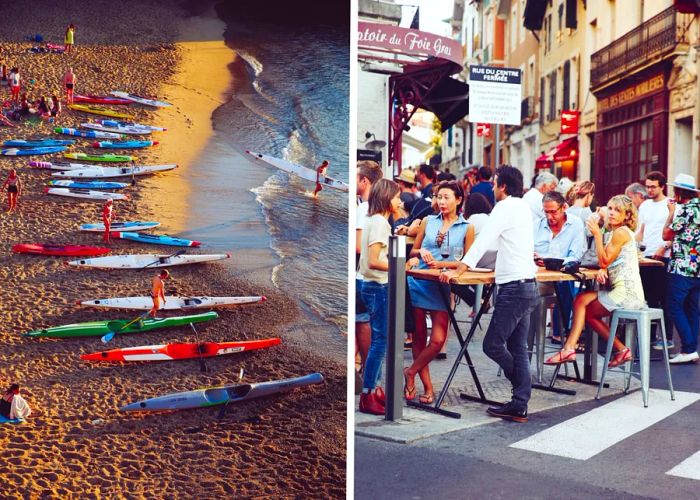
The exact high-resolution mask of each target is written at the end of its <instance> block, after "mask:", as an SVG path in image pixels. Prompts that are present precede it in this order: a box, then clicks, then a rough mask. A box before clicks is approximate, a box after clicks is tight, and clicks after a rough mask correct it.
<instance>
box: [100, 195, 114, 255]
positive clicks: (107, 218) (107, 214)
mask: <svg viewBox="0 0 700 500" xmlns="http://www.w3.org/2000/svg"><path fill="white" fill-rule="evenodd" d="M113 208H114V207H113V202H112V198H109V199H108V200H107V201H106V202H105V204H104V206H103V207H102V222H103V223H104V225H105V232H104V235H103V236H102V239H103V240H104V242H105V243H107V244H109V231H110V229H111V228H112V217H113V216H114V211H113Z"/></svg>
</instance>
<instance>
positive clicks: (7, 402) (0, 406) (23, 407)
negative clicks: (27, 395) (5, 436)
mask: <svg viewBox="0 0 700 500" xmlns="http://www.w3.org/2000/svg"><path fill="white" fill-rule="evenodd" d="M31 413H32V410H31V408H29V404H28V403H27V401H26V400H25V399H24V398H23V397H22V396H21V395H20V387H19V384H12V385H10V387H8V388H7V389H6V390H5V392H4V393H3V395H2V398H0V415H2V416H3V417H5V418H7V419H9V420H19V421H21V420H24V419H25V418H27V417H28V416H29V415H30V414H31Z"/></svg>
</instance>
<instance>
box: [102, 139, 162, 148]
mask: <svg viewBox="0 0 700 500" xmlns="http://www.w3.org/2000/svg"><path fill="white" fill-rule="evenodd" d="M156 145H158V141H115V142H112V141H97V142H93V143H92V147H93V148H102V149H140V148H150V147H151V146H156Z"/></svg>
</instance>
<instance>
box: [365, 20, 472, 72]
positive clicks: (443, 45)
mask: <svg viewBox="0 0 700 500" xmlns="http://www.w3.org/2000/svg"><path fill="white" fill-rule="evenodd" d="M357 27H358V33H357V38H358V48H359V49H366V50H372V49H374V50H380V51H386V52H394V53H396V54H404V55H410V56H419V57H438V58H440V59H446V60H448V61H451V62H453V63H456V64H459V65H460V66H461V65H462V46H461V45H460V44H459V42H458V41H456V40H452V39H451V38H446V37H444V36H438V35H434V34H433V33H428V32H425V31H418V30H411V29H406V28H399V27H398V26H391V25H389V24H378V23H367V22H364V21H360V22H359V23H358V26H357Z"/></svg>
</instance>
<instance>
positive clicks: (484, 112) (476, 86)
mask: <svg viewBox="0 0 700 500" xmlns="http://www.w3.org/2000/svg"><path fill="white" fill-rule="evenodd" d="M520 82H521V75H520V70H519V69H517V68H497V67H492V66H470V67H469V121H470V122H472V123H476V122H479V123H500V124H503V125H520V121H521V120H520V106H521V102H522V97H521V96H522V94H521V92H522V91H521V89H520V86H521V83H520Z"/></svg>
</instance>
